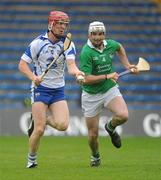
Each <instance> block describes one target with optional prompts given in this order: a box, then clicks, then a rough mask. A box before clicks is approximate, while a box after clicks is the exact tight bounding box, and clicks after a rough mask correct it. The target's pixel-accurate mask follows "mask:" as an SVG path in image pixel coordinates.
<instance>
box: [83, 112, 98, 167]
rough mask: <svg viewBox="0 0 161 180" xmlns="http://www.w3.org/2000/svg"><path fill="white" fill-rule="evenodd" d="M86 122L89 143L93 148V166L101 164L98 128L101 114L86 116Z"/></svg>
mask: <svg viewBox="0 0 161 180" xmlns="http://www.w3.org/2000/svg"><path fill="white" fill-rule="evenodd" d="M86 124H87V129H88V144H89V147H90V149H91V163H90V165H91V166H99V165H100V154H99V142H98V129H99V115H96V116H94V117H86Z"/></svg>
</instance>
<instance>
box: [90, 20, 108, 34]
mask: <svg viewBox="0 0 161 180" xmlns="http://www.w3.org/2000/svg"><path fill="white" fill-rule="evenodd" d="M92 32H104V33H106V28H105V26H104V24H103V22H99V21H94V22H92V23H90V24H89V28H88V34H91V33H92Z"/></svg>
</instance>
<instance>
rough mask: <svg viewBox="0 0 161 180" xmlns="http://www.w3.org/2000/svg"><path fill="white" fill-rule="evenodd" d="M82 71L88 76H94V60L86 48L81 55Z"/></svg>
mask: <svg viewBox="0 0 161 180" xmlns="http://www.w3.org/2000/svg"><path fill="white" fill-rule="evenodd" d="M80 70H81V71H83V72H84V73H85V74H86V75H89V74H92V58H91V56H90V53H89V52H88V51H87V50H86V49H85V48H83V49H82V51H81V54H80Z"/></svg>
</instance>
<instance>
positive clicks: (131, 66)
mask: <svg viewBox="0 0 161 180" xmlns="http://www.w3.org/2000/svg"><path fill="white" fill-rule="evenodd" d="M129 69H130V71H131V72H132V73H133V74H138V73H139V70H138V68H137V66H136V65H134V64H131V65H130V66H129Z"/></svg>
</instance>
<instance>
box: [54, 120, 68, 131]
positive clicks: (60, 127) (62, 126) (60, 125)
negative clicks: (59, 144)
mask: <svg viewBox="0 0 161 180" xmlns="http://www.w3.org/2000/svg"><path fill="white" fill-rule="evenodd" d="M68 125H69V123H67V122H64V123H62V124H58V125H57V130H59V131H65V130H67V128H68Z"/></svg>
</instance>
